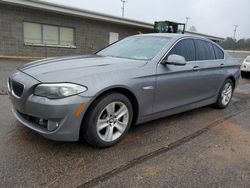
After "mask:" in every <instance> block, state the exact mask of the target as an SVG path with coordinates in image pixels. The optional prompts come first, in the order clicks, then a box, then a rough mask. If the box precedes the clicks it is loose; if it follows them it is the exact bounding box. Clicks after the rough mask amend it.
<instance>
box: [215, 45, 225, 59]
mask: <svg viewBox="0 0 250 188" xmlns="http://www.w3.org/2000/svg"><path fill="white" fill-rule="evenodd" d="M213 48H214V52H215V56H216V59H224V52H223V51H222V50H221V49H220V48H219V47H218V46H216V45H213Z"/></svg>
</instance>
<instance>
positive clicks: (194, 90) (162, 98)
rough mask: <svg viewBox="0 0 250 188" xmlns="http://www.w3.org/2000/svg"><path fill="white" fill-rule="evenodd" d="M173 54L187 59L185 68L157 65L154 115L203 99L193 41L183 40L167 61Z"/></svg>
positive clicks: (178, 43) (173, 49) (172, 50)
mask: <svg viewBox="0 0 250 188" xmlns="http://www.w3.org/2000/svg"><path fill="white" fill-rule="evenodd" d="M171 54H176V55H181V56H183V57H185V59H186V61H187V63H186V65H185V66H176V65H168V64H167V65H162V64H158V65H157V75H156V80H157V83H156V84H157V86H156V91H155V102H154V108H153V111H154V113H157V112H163V111H165V110H169V109H174V108H176V107H181V106H184V105H188V104H191V103H194V102H197V101H199V100H201V99H202V96H200V92H199V88H200V87H202V80H200V79H199V66H198V64H197V62H196V61H195V45H194V41H193V39H189V38H187V39H182V40H180V41H179V42H177V43H176V44H175V46H174V47H173V48H172V49H171V50H170V52H169V53H168V54H167V56H166V57H165V59H167V57H168V56H169V55H171Z"/></svg>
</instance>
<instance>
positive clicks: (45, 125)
mask: <svg viewBox="0 0 250 188" xmlns="http://www.w3.org/2000/svg"><path fill="white" fill-rule="evenodd" d="M38 124H39V125H41V126H43V127H47V125H48V120H45V119H42V118H39V119H38Z"/></svg>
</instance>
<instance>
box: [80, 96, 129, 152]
mask: <svg viewBox="0 0 250 188" xmlns="http://www.w3.org/2000/svg"><path fill="white" fill-rule="evenodd" d="M132 119H133V108H132V104H131V102H130V100H129V99H128V98H127V97H126V96H124V95H122V94H120V93H109V94H106V95H103V96H101V97H100V98H98V99H97V100H96V101H95V102H94V103H93V105H92V106H91V107H90V109H89V111H88V113H87V116H86V119H85V121H84V122H83V126H86V127H85V129H84V132H83V136H84V139H85V141H86V142H88V143H89V144H91V145H92V146H94V147H99V148H103V147H110V146H112V145H114V144H116V143H118V142H119V141H120V140H121V139H122V138H123V137H124V136H125V135H126V133H127V132H128V130H129V128H130V126H131V123H132Z"/></svg>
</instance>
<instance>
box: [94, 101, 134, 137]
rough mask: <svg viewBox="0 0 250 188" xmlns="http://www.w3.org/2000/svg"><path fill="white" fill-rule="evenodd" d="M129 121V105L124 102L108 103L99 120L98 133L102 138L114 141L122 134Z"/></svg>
mask: <svg viewBox="0 0 250 188" xmlns="http://www.w3.org/2000/svg"><path fill="white" fill-rule="evenodd" d="M128 123H129V110H128V107H127V106H126V105H125V104H124V103H122V102H118V101H117V102H112V103H110V104H108V105H107V106H106V107H105V108H104V109H103V110H102V112H101V113H100V115H99V117H98V120H97V126H96V127H97V133H98V136H99V137H100V139H101V140H103V141H105V142H112V141H114V140H116V139H118V138H120V137H121V136H122V134H123V133H124V131H125V130H126V128H127V126H128Z"/></svg>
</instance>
